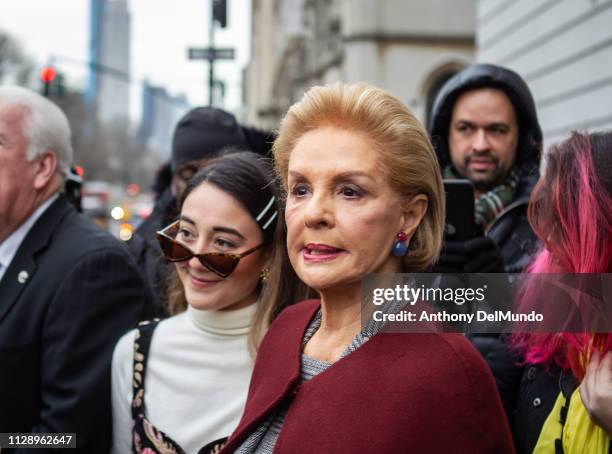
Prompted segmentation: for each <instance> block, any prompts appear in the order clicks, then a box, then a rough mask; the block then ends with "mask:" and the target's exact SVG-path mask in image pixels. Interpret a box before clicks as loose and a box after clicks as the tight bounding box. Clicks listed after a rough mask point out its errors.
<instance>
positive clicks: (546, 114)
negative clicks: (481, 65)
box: [477, 0, 612, 146]
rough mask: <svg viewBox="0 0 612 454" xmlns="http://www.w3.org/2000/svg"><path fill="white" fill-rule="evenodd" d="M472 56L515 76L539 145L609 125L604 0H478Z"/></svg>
mask: <svg viewBox="0 0 612 454" xmlns="http://www.w3.org/2000/svg"><path fill="white" fill-rule="evenodd" d="M477 18H478V19H477V24H478V25H477V43H478V54H477V59H478V60H479V61H481V62H488V63H496V64H500V65H503V66H507V67H509V68H511V69H513V70H515V71H517V72H518V73H519V74H521V75H522V76H523V77H524V78H525V80H526V81H527V83H528V84H529V87H530V88H531V90H532V92H533V95H534V97H535V100H536V106H537V109H538V116H539V119H540V123H541V125H542V129H543V132H544V142H545V146H549V145H551V144H553V143H555V142H558V141H559V140H562V139H563V138H566V137H567V136H568V135H569V133H570V131H572V130H601V129H610V128H612V25H611V24H612V0H542V1H537V2H534V1H531V0H515V1H507V0H479V2H478V7H477Z"/></svg>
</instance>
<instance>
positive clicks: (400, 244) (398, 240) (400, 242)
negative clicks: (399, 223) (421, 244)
mask: <svg viewBox="0 0 612 454" xmlns="http://www.w3.org/2000/svg"><path fill="white" fill-rule="evenodd" d="M407 239H408V235H406V234H405V233H404V232H399V233H398V234H397V235H396V237H395V243H393V249H392V251H393V255H394V256H396V257H403V256H405V255H406V252H408V246H407V245H406V240H407Z"/></svg>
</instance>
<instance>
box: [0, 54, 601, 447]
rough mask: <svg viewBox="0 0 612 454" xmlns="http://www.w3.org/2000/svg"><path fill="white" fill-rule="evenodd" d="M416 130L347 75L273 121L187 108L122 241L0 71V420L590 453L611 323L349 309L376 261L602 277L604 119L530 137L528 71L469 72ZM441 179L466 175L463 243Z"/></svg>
mask: <svg viewBox="0 0 612 454" xmlns="http://www.w3.org/2000/svg"><path fill="white" fill-rule="evenodd" d="M428 124H429V125H430V128H429V131H426V130H425V128H424V127H423V126H422V125H421V124H420V122H419V121H418V120H417V119H416V117H415V116H414V115H413V114H412V113H411V112H410V111H409V109H408V108H407V107H406V106H405V105H404V104H403V103H402V102H401V101H400V100H398V99H397V98H396V97H395V96H394V95H393V94H391V93H389V92H387V91H385V90H382V89H380V88H377V87H373V86H370V85H367V84H365V83H356V84H343V83H335V84H331V85H326V86H316V87H313V88H311V89H310V90H308V91H307V92H306V94H305V95H304V97H303V98H302V99H301V100H300V101H299V102H297V103H296V104H294V105H293V106H292V107H291V108H290V109H289V111H288V112H287V113H286V115H285V116H284V118H283V120H282V122H281V123H280V125H279V129H278V131H277V133H276V134H275V135H272V134H269V133H266V132H262V131H257V130H254V129H251V128H246V127H244V126H242V125H240V124H239V123H238V122H237V121H236V119H235V118H234V117H233V115H231V114H229V113H227V112H225V111H223V110H221V109H216V108H212V107H199V108H195V109H193V110H191V111H190V112H188V113H187V114H186V115H185V116H184V117H183V118H182V119H181V120H180V121H179V122H178V124H177V125H176V128H175V132H174V139H173V145H172V151H171V160H170V162H169V163H168V165H167V166H165V168H164V169H162V171H160V173H159V175H158V181H157V184H156V193H157V198H156V205H155V209H154V211H153V213H152V215H151V216H150V217H149V218H148V219H147V220H146V221H145V223H144V224H143V225H141V226H140V228H139V229H138V230H137V232H136V235H135V236H134V238H133V239H132V240H131V241H129V242H128V243H127V244H122V243H121V242H120V241H119V240H116V239H114V238H113V237H112V236H111V235H110V234H108V233H107V232H104V231H102V230H101V229H99V228H98V227H97V226H95V225H94V224H93V223H91V222H90V221H89V220H87V219H86V218H84V217H83V216H82V215H81V214H79V213H77V211H76V210H75V208H74V207H73V206H72V204H71V203H70V201H69V199H68V198H67V196H66V195H65V191H64V188H65V184H66V179H67V176H68V175H69V169H70V165H71V163H72V148H71V145H70V127H69V125H68V122H67V120H66V118H65V116H64V114H63V113H62V112H61V111H60V109H59V108H57V107H56V106H55V105H54V104H53V103H52V102H50V101H49V100H48V99H46V98H43V97H41V96H40V95H38V94H36V93H34V92H32V91H30V90H27V89H24V88H19V87H13V86H3V87H0V432H4V433H15V434H17V433H21V434H24V433H26V434H27V433H32V434H52V433H74V434H76V446H77V449H78V450H79V451H83V452H88V453H98V452H99V453H107V452H109V451H110V452H113V453H130V452H134V453H137V454H141V453H145V454H154V453H164V454H167V453H218V452H223V453H233V452H236V453H272V452H283V453H301V452H322V453H327V452H334V453H336V452H339V453H354V452H376V453H378V452H380V453H395V452H397V453H403V452H432V453H438V452H439V453H442V452H470V453H493V452H495V453H505V452H507V453H512V452H519V453H531V452H536V453H561V452H565V453H578V452H589V453H602V454H603V453H607V452H609V450H610V449H611V447H612V444H611V441H610V440H611V439H612V353H611V352H610V351H611V350H612V335H610V334H609V333H605V332H597V333H590V332H588V331H584V332H558V333H532V334H529V333H512V334H503V335H500V334H472V333H465V334H460V333H434V332H431V333H388V332H383V330H382V328H381V325H380V324H377V323H363V319H362V316H361V311H362V285H363V280H364V278H365V277H366V276H367V275H369V274H372V273H430V272H443V273H504V272H506V273H611V272H612V132H592V133H586V132H574V133H573V134H572V135H571V136H570V137H569V138H567V139H566V140H565V141H564V142H562V143H560V144H557V145H555V146H553V147H551V148H550V149H549V150H548V151H547V153H544V148H543V135H542V131H541V128H540V125H539V123H538V117H537V111H536V105H535V102H534V100H533V97H532V95H531V93H530V90H529V88H528V86H527V84H526V83H525V82H524V80H523V79H522V78H521V77H520V76H519V75H518V74H516V73H515V72H513V71H511V70H509V69H506V68H503V67H499V66H495V65H488V64H477V65H472V66H469V67H467V68H465V69H464V70H463V71H461V72H459V73H458V74H456V75H455V76H454V77H452V78H451V79H450V80H449V81H448V82H447V83H446V84H445V85H444V86H443V87H442V89H441V90H440V92H439V94H438V96H437V98H436V100H435V102H434V105H433V108H432V113H431V118H430V119H429V122H428ZM544 155H545V156H546V162H545V166H544V167H542V166H541V164H540V160H541V159H542V158H543V157H544ZM541 170H542V175H540V171H541ZM446 179H463V180H467V181H469V182H470V185H471V187H473V200H474V207H473V208H474V210H473V214H470V216H471V217H473V219H470V220H469V221H470V223H471V224H472V225H473V234H472V235H470V237H469V238H467V239H465V238H461V239H458V238H455V237H453V236H452V235H451V234H450V232H449V231H448V228H446V229H445V187H444V184H443V180H446ZM470 203H471V202H470ZM529 294H530V293H529V292H525V293H523V295H522V298H521V299H520V301H517V305H518V306H520V307H522V308H523V309H525V308H529V307H530V304H532V303H533V301H530V299H529V298H528V296H529ZM1 449H2V451H3V452H4V450H5V447H2V448H1ZM7 452H18V453H19V452H24V453H25V452H30V451H29V448H27V447H17V446H15V447H9V449H8V450H7ZM36 452H38V451H36Z"/></svg>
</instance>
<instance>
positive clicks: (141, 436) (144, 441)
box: [132, 319, 227, 454]
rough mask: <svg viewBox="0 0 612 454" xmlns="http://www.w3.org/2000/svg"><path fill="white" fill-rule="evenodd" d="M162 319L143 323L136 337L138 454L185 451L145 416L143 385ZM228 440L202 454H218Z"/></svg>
mask: <svg viewBox="0 0 612 454" xmlns="http://www.w3.org/2000/svg"><path fill="white" fill-rule="evenodd" d="M158 322H159V319H156V320H153V321H152V322H143V323H141V324H140V325H139V327H138V329H137V330H136V336H135V337H134V365H133V386H134V389H133V393H132V422H133V428H132V433H133V443H134V445H133V449H134V453H135V454H185V451H184V450H183V449H182V448H181V447H180V446H179V445H178V444H177V443H176V442H175V441H174V440H172V438H170V437H169V436H168V435H166V434H165V433H163V432H162V431H161V430H158V429H156V428H155V426H153V424H151V422H149V420H148V419H147V418H146V416H145V402H144V394H145V390H144V382H145V378H146V368H147V355H148V353H149V346H150V343H151V337H152V336H153V331H154V329H155V327H156V326H157V323H158ZM226 441H227V438H221V439H219V440H215V441H213V442H212V443H209V444H207V445H206V446H204V447H203V448H202V449H201V450H200V451H199V452H200V453H201V454H218V453H219V452H221V450H222V449H223V446H224V445H225V442H226Z"/></svg>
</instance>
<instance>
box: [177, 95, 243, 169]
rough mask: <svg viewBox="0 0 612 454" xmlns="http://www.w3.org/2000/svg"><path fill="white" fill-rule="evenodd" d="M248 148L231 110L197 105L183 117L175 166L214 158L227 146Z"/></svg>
mask: <svg viewBox="0 0 612 454" xmlns="http://www.w3.org/2000/svg"><path fill="white" fill-rule="evenodd" d="M228 146H231V147H235V148H237V149H239V150H248V145H247V141H246V138H245V136H244V133H243V132H242V128H241V127H240V125H238V122H237V121H236V118H235V117H234V116H233V115H232V114H231V113H229V112H225V111H224V110H221V109H216V108H214V107H196V108H194V109H192V110H190V111H189V112H187V113H186V114H185V115H184V116H183V118H181V119H180V120H179V122H178V123H177V125H176V128H175V129H174V136H173V138H172V169H173V170H176V168H177V167H179V166H180V165H182V164H184V163H186V162H189V161H199V160H200V159H205V158H207V157H211V158H214V157H215V156H216V155H217V154H218V153H219V152H220V151H221V150H222V149H223V148H225V147H228Z"/></svg>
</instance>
